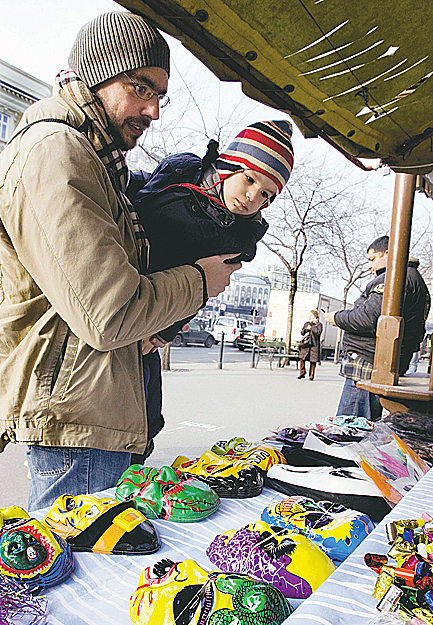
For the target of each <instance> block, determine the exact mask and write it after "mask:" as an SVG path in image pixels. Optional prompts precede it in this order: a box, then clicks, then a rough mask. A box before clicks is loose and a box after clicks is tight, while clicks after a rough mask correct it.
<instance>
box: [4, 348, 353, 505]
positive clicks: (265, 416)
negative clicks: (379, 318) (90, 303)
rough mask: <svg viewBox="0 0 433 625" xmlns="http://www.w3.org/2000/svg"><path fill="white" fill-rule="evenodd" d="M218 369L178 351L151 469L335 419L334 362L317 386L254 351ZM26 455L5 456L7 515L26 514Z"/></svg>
mask: <svg viewBox="0 0 433 625" xmlns="http://www.w3.org/2000/svg"><path fill="white" fill-rule="evenodd" d="M218 362H219V346H214V347H212V348H210V349H206V348H204V347H179V348H173V349H172V351H171V371H167V372H164V373H163V394H164V396H163V413H164V416H165V420H166V426H165V427H164V429H163V430H162V432H161V433H160V434H158V436H157V438H156V449H155V452H154V453H153V454H152V456H151V457H150V459H149V465H150V466H155V467H160V466H162V465H167V464H171V463H172V462H173V460H174V459H175V458H176V456H177V455H182V456H186V457H187V458H196V457H198V456H200V455H201V454H202V453H203V452H204V451H206V450H207V449H210V447H211V446H212V445H213V444H214V443H215V442H216V441H217V440H221V439H224V440H227V439H229V438H232V437H234V436H243V437H244V438H246V439H247V440H249V441H252V442H256V441H260V440H261V439H262V438H263V437H265V436H267V435H269V434H270V433H271V432H273V431H277V430H279V429H281V428H283V427H296V426H302V425H304V424H305V423H308V422H312V421H319V420H320V419H322V418H323V417H326V416H329V415H331V414H335V408H336V406H337V403H338V398H339V396H340V392H341V388H342V378H341V377H339V376H338V367H336V366H335V365H334V364H333V363H332V362H330V361H327V362H324V363H322V365H321V366H319V367H318V368H317V376H316V380H314V382H311V381H310V380H308V378H307V379H304V380H298V373H299V371H298V369H296V367H295V365H294V364H293V363H292V364H291V365H290V366H289V367H285V368H278V367H274V368H273V369H272V370H271V369H270V367H269V361H263V362H260V364H259V366H258V368H255V369H253V368H252V367H251V366H250V362H251V351H247V352H241V351H239V350H238V349H235V348H233V347H229V346H227V347H226V349H225V350H224V359H223V366H222V368H221V369H220V368H219V366H218ZM25 451H26V447H25V446H22V445H12V444H10V445H8V446H7V447H6V449H5V451H4V452H3V453H1V454H0V474H1V480H0V508H2V507H5V506H9V505H20V506H22V507H24V508H26V505H27V496H28V490H29V480H28V479H27V477H26V474H27V469H26V467H25V466H24V461H25Z"/></svg>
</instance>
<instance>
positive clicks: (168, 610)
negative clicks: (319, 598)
mask: <svg viewBox="0 0 433 625" xmlns="http://www.w3.org/2000/svg"><path fill="white" fill-rule="evenodd" d="M292 612H293V608H292V606H291V605H290V603H289V602H288V601H287V599H285V598H284V597H283V595H282V594H281V593H280V592H279V590H277V589H276V588H274V587H273V586H271V585H270V584H263V583H260V582H256V581H254V580H252V579H251V578H250V577H247V576H246V575H227V574H225V573H220V572H218V571H210V572H208V571H205V570H204V569H202V568H201V566H199V565H198V564H197V562H194V560H185V561H184V562H172V561H171V560H161V561H160V562H157V563H156V564H155V566H154V567H153V570H152V571H151V570H150V568H147V569H145V570H144V571H143V572H142V574H141V576H140V580H139V582H138V587H137V589H136V591H135V592H134V593H133V595H132V597H131V605H130V614H131V620H132V623H133V624H134V625H162V624H163V623H178V624H179V625H186V624H188V625H280V624H281V623H282V622H283V621H285V620H286V618H287V617H288V616H290V614H291V613H292Z"/></svg>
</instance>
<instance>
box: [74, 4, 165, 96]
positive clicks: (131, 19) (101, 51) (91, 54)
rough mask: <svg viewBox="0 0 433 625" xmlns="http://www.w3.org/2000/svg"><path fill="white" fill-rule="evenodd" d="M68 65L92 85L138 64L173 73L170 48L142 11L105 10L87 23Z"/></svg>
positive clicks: (78, 38)
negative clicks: (110, 11) (139, 13)
mask: <svg viewBox="0 0 433 625" xmlns="http://www.w3.org/2000/svg"><path fill="white" fill-rule="evenodd" d="M68 62H69V67H70V68H71V69H72V70H73V71H74V72H75V73H76V74H77V75H78V76H79V77H80V78H81V80H83V82H84V83H85V84H86V85H87V86H88V87H89V88H91V87H94V86H95V85H99V84H100V83H101V82H104V80H108V79H109V78H113V76H117V75H118V74H121V73H122V72H127V71H129V70H132V69H138V68H139V67H160V68H162V69H165V71H166V72H167V73H168V74H169V73H170V50H169V47H168V45H167V42H166V41H165V39H164V38H163V37H162V35H161V34H160V33H159V32H158V31H157V30H156V28H154V27H153V26H151V25H150V24H149V23H148V22H146V21H145V20H144V19H143V18H142V17H141V16H140V15H135V14H134V13H128V12H126V11H125V12H123V11H122V12H121V11H119V12H113V13H103V14H102V15H98V17H95V19H93V20H92V21H91V22H88V23H87V24H84V26H83V27H82V28H81V30H80V32H79V33H78V35H77V38H76V40H75V43H74V45H73V46H72V50H71V53H70V55H69V60H68Z"/></svg>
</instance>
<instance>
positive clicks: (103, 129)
mask: <svg viewBox="0 0 433 625" xmlns="http://www.w3.org/2000/svg"><path fill="white" fill-rule="evenodd" d="M56 82H57V84H58V86H59V87H60V89H62V90H63V91H64V92H65V95H66V94H67V95H68V96H69V97H70V98H72V100H73V101H74V102H75V104H76V105H77V106H79V108H80V109H81V110H82V111H83V113H84V114H85V116H86V120H87V125H86V129H85V131H84V134H85V135H86V136H87V138H88V140H89V141H90V143H91V144H92V145H93V147H94V149H95V151H96V154H97V155H98V156H99V158H100V159H101V161H102V162H103V163H104V166H105V168H106V170H107V173H108V175H109V177H110V180H111V182H112V184H113V187H114V190H115V191H116V193H117V196H118V197H119V199H120V201H121V203H122V205H123V206H126V208H127V209H128V211H129V213H130V215H131V219H132V224H133V227H134V234H135V237H136V240H137V244H138V247H139V252H140V256H141V255H142V251H143V250H142V248H143V246H146V247H148V245H149V241H148V240H147V238H146V233H145V232H144V228H143V226H142V225H141V223H140V220H139V217H138V215H137V213H136V212H135V211H134V210H133V207H132V204H131V202H130V201H129V200H128V198H127V197H126V195H125V189H126V187H127V184H128V181H129V171H128V168H127V166H126V161H125V157H124V155H123V152H122V151H121V150H119V148H118V147H116V145H115V143H114V140H113V137H112V136H111V135H110V133H109V131H108V119H107V115H106V113H105V110H104V107H103V106H102V104H101V102H100V101H99V100H98V98H97V97H96V96H95V95H94V94H93V93H92V92H91V91H90V89H89V88H88V87H87V86H86V85H85V84H84V82H83V81H82V80H81V79H80V78H79V77H78V76H77V74H75V72H73V71H72V70H71V69H67V70H64V71H61V72H60V73H59V74H58V75H57V77H56ZM66 99H67V98H66Z"/></svg>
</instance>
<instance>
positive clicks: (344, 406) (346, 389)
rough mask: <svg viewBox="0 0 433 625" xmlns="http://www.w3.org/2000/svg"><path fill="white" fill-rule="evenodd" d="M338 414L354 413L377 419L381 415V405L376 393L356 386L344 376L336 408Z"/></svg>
mask: <svg viewBox="0 0 433 625" xmlns="http://www.w3.org/2000/svg"><path fill="white" fill-rule="evenodd" d="M338 415H354V416H358V417H365V418H366V419H368V420H369V421H378V420H379V419H380V417H381V416H382V406H381V404H380V400H379V397H378V396H377V395H374V393H369V392H368V391H365V390H364V389H362V388H358V387H357V386H356V382H354V381H353V380H352V379H350V378H346V381H345V383H344V386H343V390H342V392H341V397H340V403H339V404H338V408H337V416H338Z"/></svg>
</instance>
